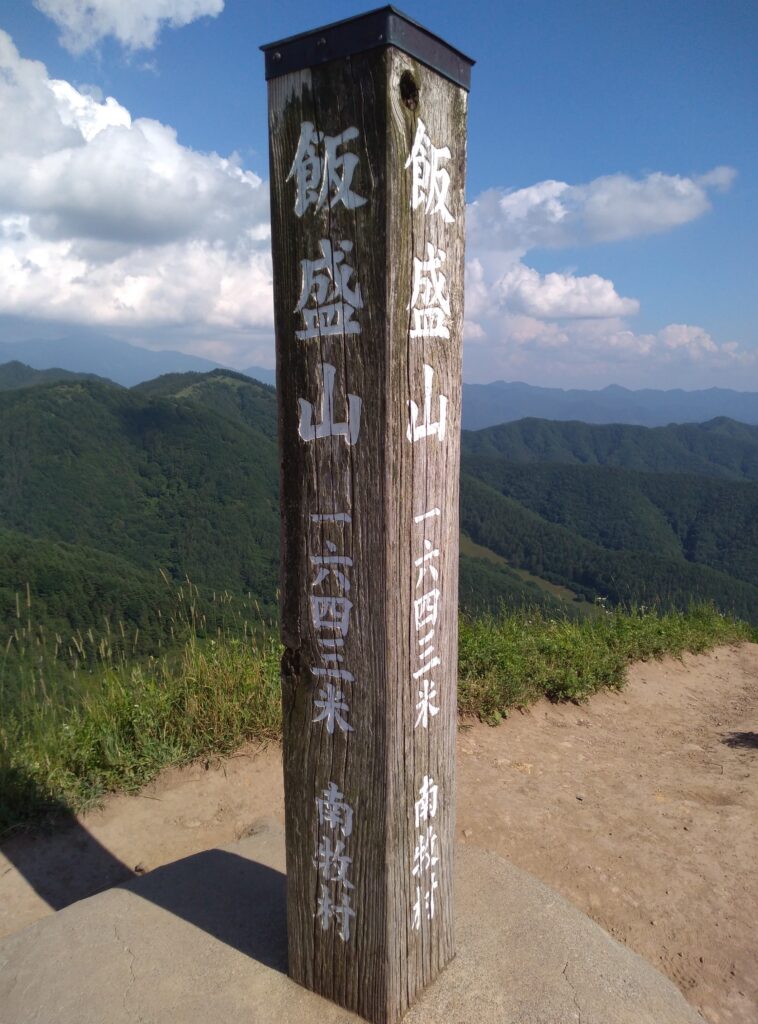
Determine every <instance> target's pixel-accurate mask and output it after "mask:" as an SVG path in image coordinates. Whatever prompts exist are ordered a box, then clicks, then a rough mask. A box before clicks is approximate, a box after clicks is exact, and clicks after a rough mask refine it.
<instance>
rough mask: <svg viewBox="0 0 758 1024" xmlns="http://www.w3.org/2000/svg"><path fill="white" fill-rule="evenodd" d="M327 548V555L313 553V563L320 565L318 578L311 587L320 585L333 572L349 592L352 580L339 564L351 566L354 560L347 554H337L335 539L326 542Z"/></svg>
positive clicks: (342, 586)
mask: <svg viewBox="0 0 758 1024" xmlns="http://www.w3.org/2000/svg"><path fill="white" fill-rule="evenodd" d="M326 550H327V552H328V554H326V555H311V564H312V565H317V566H318V567H319V568H318V573H317V574H316V578H315V579H314V581H313V583H311V587H313V588H315V587H318V586H320V585H321V584H322V583H323V582H324V580H325V579H327V577H328V576H329V574H330V573H332V574H333V575H334V577H335V579H336V581H337V584H338V586H339V587H340V588H341V589H342V590H343V591H344V592H345V593H346V594H347V593H348V591H349V590H350V580H349V579H348V578H347V576H346V575H345V574H344V572H342V569H339V568H338V566H342V567H343V568H350V567H351V566H352V564H353V560H352V558H348V557H347V556H346V555H338V554H336V553H335V552H336V551H337V545H336V544H335V543H334V541H331V540H328V541H327V542H326Z"/></svg>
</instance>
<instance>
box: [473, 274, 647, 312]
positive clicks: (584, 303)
mask: <svg viewBox="0 0 758 1024" xmlns="http://www.w3.org/2000/svg"><path fill="white" fill-rule="evenodd" d="M493 291H494V295H495V297H496V299H497V300H499V301H500V302H501V303H502V304H504V305H506V306H507V307H508V308H509V309H510V310H512V311H514V312H522V313H525V314H527V315H528V316H534V317H546V318H547V317H594V316H601V317H608V316H626V315H628V314H631V313H636V312H637V310H638V309H639V302H637V300H636V299H625V298H622V297H621V296H620V295H619V294H618V293H617V292H616V289H615V288H614V286H613V282H612V281H608V280H606V279H605V278H603V277H600V276H599V275H598V274H589V275H588V276H586V277H576V276H574V275H573V274H559V273H551V274H545V275H542V274H539V273H538V272H537V271H536V270H532V268H531V267H526V266H524V264H523V263H515V264H513V266H511V267H510V268H509V269H508V270H507V271H506V272H505V274H503V275H502V277H500V278H499V279H498V280H497V281H496V282H495V285H494V289H493Z"/></svg>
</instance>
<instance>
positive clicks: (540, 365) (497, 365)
mask: <svg viewBox="0 0 758 1024" xmlns="http://www.w3.org/2000/svg"><path fill="white" fill-rule="evenodd" d="M465 369H466V374H467V379H472V380H481V381H488V380H493V379H494V378H495V377H501V378H504V379H509V380H518V379H526V380H530V381H532V382H533V383H541V384H545V385H552V386H557V387H603V386H605V385H607V384H609V383H619V382H622V383H624V384H626V385H628V386H630V387H698V386H699V387H703V386H708V385H709V384H713V383H714V382H715V381H716V380H718V381H720V382H722V383H724V384H727V385H731V386H743V387H744V386H745V381H746V380H750V379H752V377H753V375H755V374H756V372H758V351H754V350H748V349H745V348H743V347H741V346H740V345H738V344H737V343H736V342H724V343H721V344H719V343H718V342H717V341H716V340H715V339H714V338H713V337H712V336H711V335H710V334H709V333H708V332H707V331H706V330H704V329H703V328H702V327H697V326H693V325H689V324H669V325H667V326H666V327H663V328H662V329H661V330H658V331H653V332H649V333H638V332H636V331H634V330H632V329H631V328H630V327H629V326H628V324H627V323H626V322H625V321H624V320H623V319H621V318H618V317H609V318H607V319H593V320H579V319H577V320H569V321H563V322H556V321H544V320H540V319H538V318H534V317H527V316H520V315H511V314H509V313H505V314H504V315H503V316H502V317H501V318H500V320H499V323H498V324H497V325H496V326H495V325H494V324H489V325H487V329H486V331H482V336H481V337H479V338H478V339H476V340H472V342H471V344H469V345H468V347H467V349H466V352H465ZM738 382H739V383H738Z"/></svg>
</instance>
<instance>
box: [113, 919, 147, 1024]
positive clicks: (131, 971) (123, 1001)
mask: <svg viewBox="0 0 758 1024" xmlns="http://www.w3.org/2000/svg"><path fill="white" fill-rule="evenodd" d="M113 934H114V935H115V936H116V939H117V941H118V942H120V943H121V945H122V947H123V949H124V952H125V953H128V954H129V956H130V957H131V959H130V961H129V976H130V980H129V984H128V985H127V987H126V991H125V992H124V995H123V997H122V999H121V1005H122V1006H123V1008H124V1010H126V999H127V996H128V995H129V989H130V988H131V987H132V985H134V984H135V982H136V981H137V978H136V975H135V973H134V964H135V961H136V959H137V957H136V956H135V955H134V953H133V952H132V950H131V949H130V948H129V945H128V943H126V942H124V940H123V938H122V937H121V935H119V931H118V925H117V924H116V923H115V921H114V923H113ZM127 1012H128V1011H127ZM137 1020H138V1022H140V1024H141V1022H142V1014H138V1016H137Z"/></svg>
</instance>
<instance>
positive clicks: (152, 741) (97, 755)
mask: <svg viewBox="0 0 758 1024" xmlns="http://www.w3.org/2000/svg"><path fill="white" fill-rule="evenodd" d="M279 653H280V652H279V647H278V644H277V643H275V642H274V641H273V639H271V638H265V637H264V638H258V639H255V638H249V639H248V640H241V639H239V638H236V637H232V638H228V637H225V638H221V639H218V640H215V639H211V640H206V641H200V640H198V639H197V638H196V637H190V638H189V639H188V640H187V642H186V643H185V645H184V647H183V648H182V649H181V651H180V653H179V654H178V656H176V657H174V658H169V657H164V658H162V659H161V660H159V661H154V662H152V663H150V664H148V665H147V666H139V665H134V666H132V667H128V666H119V667H116V668H105V669H104V670H103V671H101V672H100V673H98V674H97V675H95V676H93V677H92V678H91V679H90V680H89V681H88V684H89V685H88V686H87V688H86V690H84V691H83V692H82V691H81V690H80V692H79V694H78V696H77V699H76V701H75V702H74V703H73V704H72V703H69V702H67V701H66V700H65V699H59V692H58V691H53V692H51V691H50V689H49V688H48V689H47V691H46V692H45V693H43V692H42V691H41V690H40V689H39V688H35V689H34V690H27V691H26V692H25V693H24V695H23V698H22V699H20V700H19V701H17V703H16V705H15V707H13V708H12V709H10V711H9V713H8V714H7V715H3V718H2V722H1V723H0V833H2V832H3V831H5V830H7V829H9V828H11V827H13V826H15V825H18V824H20V823H24V822H27V821H32V820H39V819H40V818H42V817H44V816H45V815H47V814H51V813H52V814H56V813H59V812H63V811H78V810H82V809H84V808H86V807H87V806H89V805H91V804H92V803H94V802H96V801H97V800H98V799H99V798H100V797H101V796H102V795H103V794H104V793H107V792H112V791H115V790H125V791H134V790H137V789H139V788H140V787H141V786H143V785H144V784H145V783H146V782H148V781H149V780H150V779H151V778H153V777H154V776H155V775H156V774H157V773H158V772H159V771H160V770H161V769H162V768H165V767H168V766H169V765H178V764H184V763H186V762H188V761H191V760H193V759H194V758H197V757H201V756H209V755H216V754H225V753H229V752H231V751H232V750H234V749H236V748H237V747H239V746H241V745H242V744H243V743H244V742H246V741H247V740H249V739H268V738H271V739H274V738H276V737H278V735H279V733H280V696H279Z"/></svg>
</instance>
